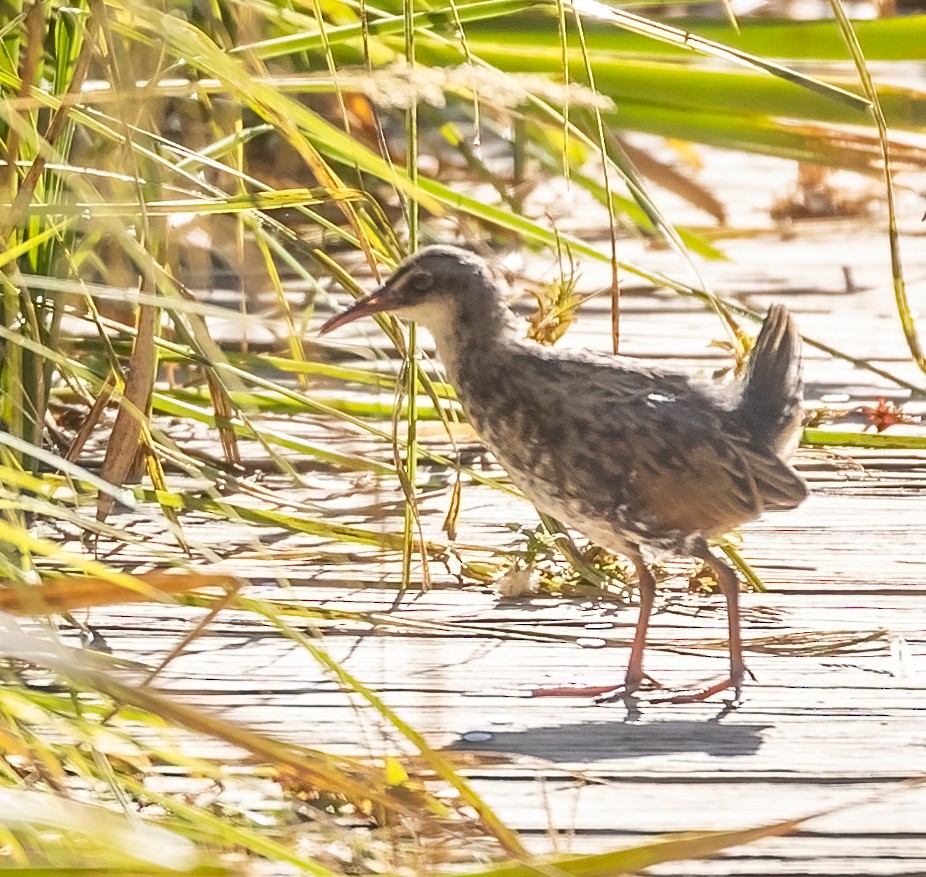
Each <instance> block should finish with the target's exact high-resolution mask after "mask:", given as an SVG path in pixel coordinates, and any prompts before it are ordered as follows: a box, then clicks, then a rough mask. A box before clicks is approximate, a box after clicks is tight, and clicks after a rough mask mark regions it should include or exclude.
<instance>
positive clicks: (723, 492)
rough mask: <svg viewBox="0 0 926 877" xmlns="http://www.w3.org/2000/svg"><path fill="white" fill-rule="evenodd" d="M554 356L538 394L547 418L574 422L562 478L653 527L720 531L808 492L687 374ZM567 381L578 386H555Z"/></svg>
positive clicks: (565, 439)
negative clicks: (557, 390)
mask: <svg viewBox="0 0 926 877" xmlns="http://www.w3.org/2000/svg"><path fill="white" fill-rule="evenodd" d="M546 362H547V365H546V367H545V368H544V369H543V372H544V374H545V378H546V380H545V383H546V384H547V389H548V392H547V393H546V394H544V393H542V392H541V393H539V394H537V392H536V390H535V392H534V393H532V394H530V395H532V396H533V397H534V404H535V405H536V406H537V408H538V409H539V410H538V412H537V413H538V415H541V416H542V417H543V418H544V419H545V420H546V421H547V422H552V423H559V424H567V425H569V426H568V427H567V431H568V433H569V434H568V436H562V435H561V439H560V445H559V447H558V449H557V450H558V454H557V455H558V456H559V457H560V462H561V463H563V462H565V463H566V465H565V466H561V469H562V470H563V472H564V474H563V477H566V476H567V475H568V476H569V477H571V478H572V479H575V481H576V483H577V484H579V485H581V486H580V489H581V490H583V491H597V492H598V493H599V494H601V493H605V494H611V495H612V496H613V504H614V505H615V507H617V506H621V505H623V506H626V507H628V509H629V510H630V511H631V512H632V513H633V515H634V517H635V518H636V519H638V520H640V521H641V523H646V525H647V527H648V528H649V529H652V530H654V531H660V532H668V531H678V532H681V533H692V532H700V533H704V534H706V535H717V534H721V533H723V532H725V531H727V530H730V529H732V528H734V527H736V526H738V525H740V524H742V523H744V522H745V521H748V520H751V519H753V518H755V517H758V515H760V514H761V513H762V511H763V509H765V508H793V507H794V506H796V505H798V504H799V503H800V502H801V501H802V500H803V499H804V498H805V496H806V487H805V486H804V483H803V481H802V480H801V479H800V477H799V476H798V475H797V474H796V473H795V472H794V471H793V470H792V469H791V468H790V467H789V466H788V465H787V464H786V463H785V462H783V461H782V460H781V459H779V458H778V457H777V456H776V455H775V454H774V453H773V452H772V451H771V450H769V449H767V448H764V447H762V446H761V445H760V444H758V443H757V442H756V440H754V439H753V438H752V437H751V436H750V435H749V434H748V433H747V432H746V430H745V429H744V428H743V427H742V426H741V425H739V424H738V423H737V422H736V421H735V418H734V417H733V416H731V412H730V411H729V410H727V409H725V408H723V407H722V406H721V405H720V404H719V403H718V402H717V401H715V400H714V399H712V398H711V397H710V396H709V395H708V394H707V393H705V392H704V391H702V390H701V389H699V388H698V387H695V386H693V385H692V384H691V383H690V382H689V381H688V379H687V378H685V377H684V376H682V375H677V374H672V373H666V372H658V371H654V370H648V369H645V368H642V367H640V366H639V365H636V364H632V365H622V364H620V363H621V361H620V360H597V359H585V358H582V359H576V360H570V359H561V358H550V359H548V360H547V361H546ZM562 386H569V387H573V388H575V389H574V392H572V393H566V394H561V393H553V392H552V390H553V388H555V387H562ZM555 432H556V431H555V430H554V433H555ZM560 433H561V434H562V428H561V429H560ZM577 476H578V477H577Z"/></svg>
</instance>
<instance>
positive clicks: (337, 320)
mask: <svg viewBox="0 0 926 877" xmlns="http://www.w3.org/2000/svg"><path fill="white" fill-rule="evenodd" d="M392 306H393V302H392V301H391V300H390V296H389V284H388V283H384V284H383V285H382V286H380V287H379V288H378V289H374V290H373V292H371V293H370V294H369V295H365V296H364V297H363V298H358V299H357V301H355V302H354V303H353V304H352V305H351V306H350V307H348V308H346V309H345V310H343V311H341V313H339V314H335V315H334V316H333V317H332V318H331V319H330V320H328V322H327V323H325V324H324V325H323V326H322V327H321V329H319V330H318V334H319V335H327V334H328V333H329V332H333V331H334V330H335V329H338V328H340V327H341V326H344V325H346V324H347V323H352V322H353V321H354V320H359V319H360V317H369V316H371V315H372V314H380V313H382V312H383V311H388V310H389V309H390V308H391V307H392Z"/></svg>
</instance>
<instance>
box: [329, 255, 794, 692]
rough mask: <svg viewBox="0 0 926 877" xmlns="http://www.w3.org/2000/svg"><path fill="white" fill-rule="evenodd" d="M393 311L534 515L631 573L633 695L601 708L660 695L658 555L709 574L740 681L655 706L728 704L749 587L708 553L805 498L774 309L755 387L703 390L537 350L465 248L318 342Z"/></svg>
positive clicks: (764, 332)
mask: <svg viewBox="0 0 926 877" xmlns="http://www.w3.org/2000/svg"><path fill="white" fill-rule="evenodd" d="M384 312H388V313H391V314H393V315H394V316H397V317H400V318H404V319H407V320H413V321H415V322H416V323H420V324H421V325H423V326H424V327H425V328H426V329H427V330H428V331H429V332H430V334H431V335H432V337H433V339H434V343H435V347H436V351H437V355H438V357H439V358H440V360H441V362H442V363H443V366H444V369H445V370H446V375H447V377H448V379H449V381H450V382H451V383H452V384H453V386H454V387H455V389H456V392H457V396H458V398H459V400H460V402H461V403H462V406H463V409H464V411H465V413H466V416H467V418H468V419H469V421H470V423H471V424H472V426H473V427H474V428H475V430H476V432H477V433H478V434H479V436H480V438H481V439H482V441H483V442H484V443H485V445H486V446H487V447H488V448H489V450H490V451H491V452H492V453H493V455H494V456H495V457H496V458H497V460H498V461H499V462H500V463H501V465H502V466H503V467H504V468H505V469H506V470H507V472H508V475H509V476H510V478H511V480H512V482H513V483H514V484H515V485H517V486H518V487H519V488H520V490H521V491H522V492H523V493H524V495H525V496H526V497H527V498H528V499H529V500H530V501H531V502H532V503H533V504H534V506H535V507H536V508H537V510H538V511H540V512H542V513H545V514H546V515H548V516H550V517H552V518H554V519H556V520H557V521H559V522H561V523H562V524H565V525H566V526H567V527H569V528H572V529H574V530H576V531H578V532H579V533H581V534H583V535H584V536H586V537H587V538H588V539H590V540H591V541H592V542H593V543H595V544H597V545H599V546H601V547H602V548H605V549H607V550H609V551H611V552H613V553H616V554H620V555H623V556H625V557H626V558H628V559H629V561H630V562H631V563H632V564H633V567H634V570H635V572H636V579H637V589H638V591H639V604H640V605H639V618H638V621H637V625H636V629H635V634H634V637H633V641H632V645H631V650H630V657H629V660H628V664H627V669H626V673H625V675H624V678H623V681H622V682H621V683H620V684H618V685H614V684H611V685H608V686H600V687H589V688H588V689H586V690H587V691H588V693H589V694H590V695H597V702H599V703H605V702H611V701H615V700H618V699H627V698H632V697H640V696H643V695H644V691H643V689H649V688H652V687H654V686H658V683H656V682H655V680H653V679H652V678H651V677H649V676H648V675H647V674H646V673H645V672H644V670H643V657H644V650H645V647H646V637H647V631H648V627H649V622H650V616H651V613H652V610H653V605H654V599H655V594H656V580H655V578H654V576H653V573H652V571H651V569H650V564H651V563H652V561H653V560H654V559H657V558H659V557H661V556H666V555H669V556H672V555H676V556H686V557H690V558H696V559H699V560H701V561H702V562H703V563H704V564H705V565H706V566H707V567H708V568H709V569H710V570H711V571H712V572H713V574H714V577H715V579H716V581H717V584H718V586H719V588H720V590H721V592H722V594H723V596H724V598H725V601H726V607H727V617H728V633H729V673H728V674H727V676H726V677H725V678H723V679H721V680H719V681H718V682H716V683H714V684H711V685H707V686H704V687H702V688H700V689H697V690H690V691H688V692H687V693H685V692H680V693H677V694H674V695H670V696H664V697H661V698H655V697H653V698H652V699H653V700H658V701H660V702H671V703H686V702H693V701H701V700H706V699H707V698H709V697H711V696H713V695H715V694H717V693H720V692H726V691H732V693H733V702H734V703H738V702H740V701H741V697H742V688H743V684H744V679H745V676H746V674H747V673H748V671H747V668H746V664H745V661H744V658H743V646H742V639H741V634H740V611H739V587H740V586H739V580H738V577H737V575H736V572H735V571H734V570H733V568H731V566H730V565H729V564H728V563H727V562H726V561H725V560H724V559H723V558H722V557H720V556H719V555H718V554H716V553H715V552H714V551H712V550H711V547H710V542H711V540H716V539H718V538H719V537H722V536H723V535H724V534H727V533H729V532H730V531H732V530H734V529H736V528H737V527H739V526H740V525H742V524H744V523H746V522H748V521H751V520H754V519H756V518H758V517H759V516H760V515H761V514H762V513H763V512H765V511H767V510H771V509H792V508H795V507H796V506H798V505H799V504H800V503H801V502H803V501H804V499H805V498H806V497H807V495H808V490H807V486H806V484H805V482H804V480H803V479H802V478H801V477H800V475H799V474H798V473H797V472H796V471H795V470H794V469H793V468H792V467H791V465H789V463H788V459H789V457H790V456H791V455H792V454H793V452H794V451H795V450H796V448H797V444H798V437H799V431H800V425H801V412H802V409H801V402H802V395H803V386H802V375H801V372H802V363H801V337H800V334H799V332H798V329H797V326H796V324H795V321H794V319H793V317H792V316H791V314H790V313H789V311H788V310H787V309H786V308H785V307H784V306H782V305H778V304H775V305H772V306H771V307H770V308H769V310H768V313H767V315H766V317H765V320H764V322H763V325H762V328H761V330H760V332H759V334H758V337H757V338H756V340H755V343H754V345H753V347H752V351H751V355H750V359H749V363H748V365H747V367H746V371H745V374H744V376H743V377H742V378H741V379H739V381H738V382H737V383H736V384H735V385H733V384H721V383H718V382H711V381H699V380H697V379H695V378H693V377H690V376H688V375H685V374H683V373H678V372H674V371H670V370H666V369H662V368H654V367H651V366H649V365H647V364H645V363H643V362H641V361H639V360H635V359H631V358H628V357H623V356H612V355H609V354H604V353H597V352H591V351H575V350H561V349H555V348H551V347H547V346H542V345H540V344H538V343H536V342H534V341H532V340H530V339H528V338H527V337H525V334H524V332H523V331H522V327H521V325H520V323H519V321H518V319H517V317H516V316H515V315H514V313H513V312H512V311H511V309H510V308H509V307H508V305H507V304H506V301H505V297H504V294H503V292H502V289H501V286H500V285H499V284H498V283H497V282H496V281H495V279H494V277H493V275H492V272H491V269H490V267H489V265H488V263H487V262H486V261H485V260H484V259H482V258H481V257H480V256H479V255H477V254H475V253H473V252H471V251H469V250H467V249H463V248H461V247H457V246H450V245H432V246H427V247H424V248H422V249H421V250H419V251H418V252H417V253H415V254H413V255H411V256H409V257H408V258H406V259H405V260H404V261H402V262H401V263H400V264H399V265H398V267H397V268H396V270H395V271H394V273H393V274H392V275H391V277H390V278H389V279H388V280H386V282H385V283H383V284H382V285H381V286H379V287H378V288H377V289H375V290H374V291H373V292H371V293H369V294H368V295H366V296H364V297H361V298H359V299H357V300H356V301H355V302H354V303H353V304H352V305H350V306H349V307H348V308H347V309H346V310H344V311H342V312H340V313H338V314H336V315H335V316H333V317H332V318H331V319H329V320H328V321H327V322H326V323H325V324H324V325H323V326H322V327H321V329H320V332H321V333H322V334H326V333H328V332H331V331H333V330H335V329H337V328H339V327H340V326H343V325H345V324H346V323H349V322H352V321H354V320H356V319H358V318H360V317H365V316H370V315H373V314H379V313H384Z"/></svg>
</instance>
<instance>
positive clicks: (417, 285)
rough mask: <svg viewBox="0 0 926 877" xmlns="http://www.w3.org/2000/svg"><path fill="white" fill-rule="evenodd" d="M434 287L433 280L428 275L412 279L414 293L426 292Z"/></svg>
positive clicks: (418, 275) (420, 275)
mask: <svg viewBox="0 0 926 877" xmlns="http://www.w3.org/2000/svg"><path fill="white" fill-rule="evenodd" d="M433 285H434V278H433V277H432V276H431V275H430V274H416V275H415V276H414V277H413V278H412V287H413V288H414V290H415V292H427V291H428V290H429V289H430V288H431V287H432V286H433Z"/></svg>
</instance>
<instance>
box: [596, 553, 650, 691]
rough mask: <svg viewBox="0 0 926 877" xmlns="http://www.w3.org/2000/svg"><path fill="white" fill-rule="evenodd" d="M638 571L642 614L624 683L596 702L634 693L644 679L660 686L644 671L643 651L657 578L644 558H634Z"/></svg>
mask: <svg viewBox="0 0 926 877" xmlns="http://www.w3.org/2000/svg"><path fill="white" fill-rule="evenodd" d="M633 565H634V568H635V569H636V571H637V588H638V589H639V591H640V615H639V617H638V618H637V629H636V632H635V633H634V635H633V645H632V646H631V647H630V660H629V661H628V662H627V672H626V673H625V674H624V684H623V685H619V686H618V687H617V688H611V689H608V690H607V691H602V692H600V693H599V695H598V697H596V698H595V703H613V702H614V701H616V700H621V699H622V698H624V697H627V696H628V695H631V694H633V693H634V692H635V691H638V690H639V689H640V686H641V685H642V684H643V682H644V681H649V682H650V683H651V684H653V685H654V686H655V687H656V688H659V687H660V686H659V683H657V682H656V681H655V680H654V679H653V678H652V677H650V676H647V675H646V674H645V673H644V672H643V652H644V651H645V650H646V634H647V631H648V630H649V619H650V616H651V615H652V614H653V604H654V603H655V601H656V579H655V578H653V574H652V573H651V572H650V571H649V567H647V565H646V564H645V563H644V562H643V558H634V559H633Z"/></svg>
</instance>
